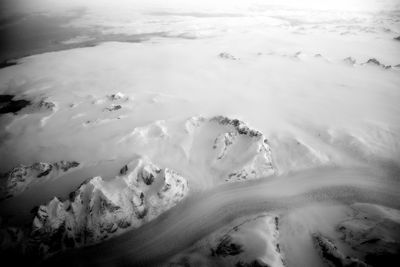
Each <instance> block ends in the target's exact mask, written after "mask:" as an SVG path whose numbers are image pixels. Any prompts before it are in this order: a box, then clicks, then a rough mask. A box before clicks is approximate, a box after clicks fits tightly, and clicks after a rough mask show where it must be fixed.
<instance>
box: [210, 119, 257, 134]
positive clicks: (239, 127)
mask: <svg viewBox="0 0 400 267" xmlns="http://www.w3.org/2000/svg"><path fill="white" fill-rule="evenodd" d="M210 121H213V122H217V123H219V124H221V125H232V126H233V127H234V128H235V129H236V131H237V132H238V133H239V134H242V135H248V136H250V137H259V136H262V133H261V132H259V131H257V130H253V129H250V128H249V127H248V126H246V124H245V123H244V122H242V121H240V120H238V119H229V118H227V117H224V116H216V117H213V118H211V119H210Z"/></svg>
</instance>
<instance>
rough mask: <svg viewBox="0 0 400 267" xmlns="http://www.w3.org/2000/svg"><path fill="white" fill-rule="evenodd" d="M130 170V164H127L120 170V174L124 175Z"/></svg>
mask: <svg viewBox="0 0 400 267" xmlns="http://www.w3.org/2000/svg"><path fill="white" fill-rule="evenodd" d="M127 172H128V165H125V166H124V167H122V168H121V170H120V171H119V174H121V175H124V174H126V173H127Z"/></svg>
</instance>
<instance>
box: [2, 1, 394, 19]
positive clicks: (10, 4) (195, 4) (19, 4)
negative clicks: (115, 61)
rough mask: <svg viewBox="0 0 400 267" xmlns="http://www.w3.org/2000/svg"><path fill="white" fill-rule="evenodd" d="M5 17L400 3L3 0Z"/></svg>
mask: <svg viewBox="0 0 400 267" xmlns="http://www.w3.org/2000/svg"><path fill="white" fill-rule="evenodd" d="M0 2H1V3H2V6H1V10H2V11H1V13H2V16H5V15H10V14H13V13H16V12H17V13H25V12H49V11H55V12H59V11H64V10H66V9H71V8H80V7H86V8H89V9H90V8H124V7H131V8H132V7H133V8H151V7H157V8H163V7H167V8H182V9H196V8H205V9H207V10H210V11H212V10H213V8H215V9H216V10H221V9H224V8H226V9H228V10H229V9H231V8H241V7H246V6H250V5H254V4H258V5H260V4H261V5H269V4H274V5H284V6H288V7H294V8H306V9H311V8H312V9H327V10H343V11H378V10H381V9H385V10H391V9H397V8H400V0H324V1H321V0H201V1H198V0H196V1H194V0H112V1H109V0H84V1H83V0H0Z"/></svg>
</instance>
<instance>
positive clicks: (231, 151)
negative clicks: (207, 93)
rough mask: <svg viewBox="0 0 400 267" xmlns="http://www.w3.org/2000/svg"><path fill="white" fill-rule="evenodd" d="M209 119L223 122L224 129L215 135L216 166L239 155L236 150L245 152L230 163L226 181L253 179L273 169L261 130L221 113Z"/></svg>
mask: <svg viewBox="0 0 400 267" xmlns="http://www.w3.org/2000/svg"><path fill="white" fill-rule="evenodd" d="M210 122H211V123H216V124H219V125H221V126H223V127H224V130H225V131H223V132H222V133H220V134H219V135H218V136H217V137H216V138H215V139H214V143H213V149H214V151H215V160H214V162H213V165H214V167H215V168H219V167H220V166H224V167H227V166H226V163H227V162H233V161H232V160H233V159H234V158H236V159H239V158H240V157H238V153H241V154H242V155H243V154H247V155H248V157H245V159H243V160H242V162H241V164H240V163H239V162H237V164H232V165H231V166H230V167H231V170H229V173H228V174H227V177H225V181H241V180H249V179H256V178H260V177H265V176H269V175H272V174H274V173H275V170H274V167H273V164H272V155H271V149H270V146H269V144H268V140H267V139H266V138H265V136H264V135H263V134H262V133H261V132H259V131H257V130H254V129H251V128H250V127H248V126H247V125H246V124H245V123H244V122H242V121H240V120H237V119H229V118H227V117H223V116H217V117H213V118H211V119H210ZM238 163H239V164H238ZM238 167H239V168H238Z"/></svg>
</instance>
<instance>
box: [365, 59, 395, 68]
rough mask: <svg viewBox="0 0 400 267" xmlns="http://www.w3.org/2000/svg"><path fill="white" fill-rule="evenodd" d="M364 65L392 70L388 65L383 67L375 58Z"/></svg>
mask: <svg viewBox="0 0 400 267" xmlns="http://www.w3.org/2000/svg"><path fill="white" fill-rule="evenodd" d="M364 64H368V65H371V66H378V67H382V68H384V69H390V68H392V66H390V65H384V64H382V63H380V62H379V61H378V60H377V59H376V58H370V59H368V60H367V62H365V63H364Z"/></svg>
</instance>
